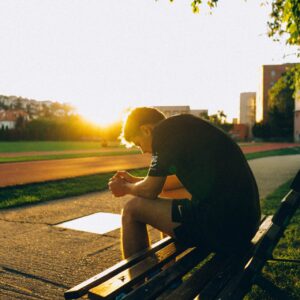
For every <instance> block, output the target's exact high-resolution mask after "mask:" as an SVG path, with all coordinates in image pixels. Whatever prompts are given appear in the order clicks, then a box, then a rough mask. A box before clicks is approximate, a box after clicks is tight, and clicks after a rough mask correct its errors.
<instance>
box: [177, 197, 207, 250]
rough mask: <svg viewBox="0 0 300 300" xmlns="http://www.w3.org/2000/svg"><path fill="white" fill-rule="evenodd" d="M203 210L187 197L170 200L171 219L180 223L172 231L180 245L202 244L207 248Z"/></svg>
mask: <svg viewBox="0 0 300 300" xmlns="http://www.w3.org/2000/svg"><path fill="white" fill-rule="evenodd" d="M204 215H205V211H199V208H198V207H195V205H194V203H192V201H191V200H189V199H174V200H173V201H172V221H173V222H176V223H180V225H179V226H178V227H176V228H175V229H174V230H173V231H174V235H175V239H176V240H177V241H178V242H179V243H180V244H182V245H184V246H188V247H192V246H202V247H206V248H209V245H208V244H209V243H208V241H207V239H206V238H205V236H206V232H205V231H206V229H205V227H206V226H205V224H204V222H205V220H204V218H203V216H204Z"/></svg>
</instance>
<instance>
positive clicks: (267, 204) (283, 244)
mask: <svg viewBox="0 0 300 300" xmlns="http://www.w3.org/2000/svg"><path fill="white" fill-rule="evenodd" d="M290 184H291V181H289V182H287V183H285V184H283V185H282V186H280V187H279V188H278V189H277V190H276V191H275V192H273V193H272V194H271V195H269V196H268V197H267V198H266V199H264V200H263V201H262V202H261V207H262V212H263V214H265V215H270V214H274V212H275V211H276V210H277V209H278V207H279V205H280V201H281V199H282V198H283V197H284V196H285V195H286V193H287V192H288V191H289V186H290ZM299 224H300V211H299V210H298V211H297V212H296V214H295V215H294V217H293V218H292V220H291V222H290V224H289V226H288V227H287V229H286V231H285V234H284V237H283V238H281V240H280V241H279V243H278V245H277V247H276V248H275V251H274V253H273V254H274V257H275V258H284V259H299V258H300V228H299ZM263 274H264V275H265V276H266V277H267V278H269V279H271V280H272V282H273V283H275V284H276V285H277V286H278V287H281V288H283V289H286V290H287V291H288V292H289V293H290V294H291V295H292V296H294V297H295V299H300V281H299V278H300V265H299V264H295V263H282V262H272V261H270V262H268V263H267V264H266V266H265V267H264V269H263ZM245 299H248V300H254V299H255V300H261V299H272V298H271V297H270V296H268V294H267V293H265V292H264V291H262V290H261V289H260V288H258V287H256V286H254V287H253V288H252V291H251V293H250V294H249V295H248V296H247V297H246V298H245Z"/></svg>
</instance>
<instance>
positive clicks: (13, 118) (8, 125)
mask: <svg viewBox="0 0 300 300" xmlns="http://www.w3.org/2000/svg"><path fill="white" fill-rule="evenodd" d="M19 117H23V118H24V120H25V121H27V120H28V119H29V116H28V114H27V113H26V112H24V111H22V110H0V129H14V128H15V127H16V122H17V120H18V118H19Z"/></svg>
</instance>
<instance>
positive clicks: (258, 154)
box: [245, 147, 300, 160]
mask: <svg viewBox="0 0 300 300" xmlns="http://www.w3.org/2000/svg"><path fill="white" fill-rule="evenodd" d="M293 154H300V147H293V148H286V149H277V150H269V151H263V152H255V153H247V154H245V156H246V158H247V159H248V160H250V159H256V158H262V157H268V156H281V155H293Z"/></svg>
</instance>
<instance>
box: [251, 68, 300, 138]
mask: <svg viewBox="0 0 300 300" xmlns="http://www.w3.org/2000/svg"><path fill="white" fill-rule="evenodd" d="M299 74H300V65H297V66H295V67H293V68H291V69H289V70H288V71H287V72H285V73H284V74H283V75H282V77H281V78H280V79H279V80H278V81H277V82H276V83H275V84H274V85H273V87H272V88H271V89H270V90H269V113H268V115H269V120H268V122H267V123H260V124H255V126H254V128H253V135H254V136H256V137H261V138H271V137H276V138H281V139H286V140H291V139H292V137H293V131H294V109H295V92H296V88H297V87H298V84H299V78H300V76H299Z"/></svg>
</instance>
